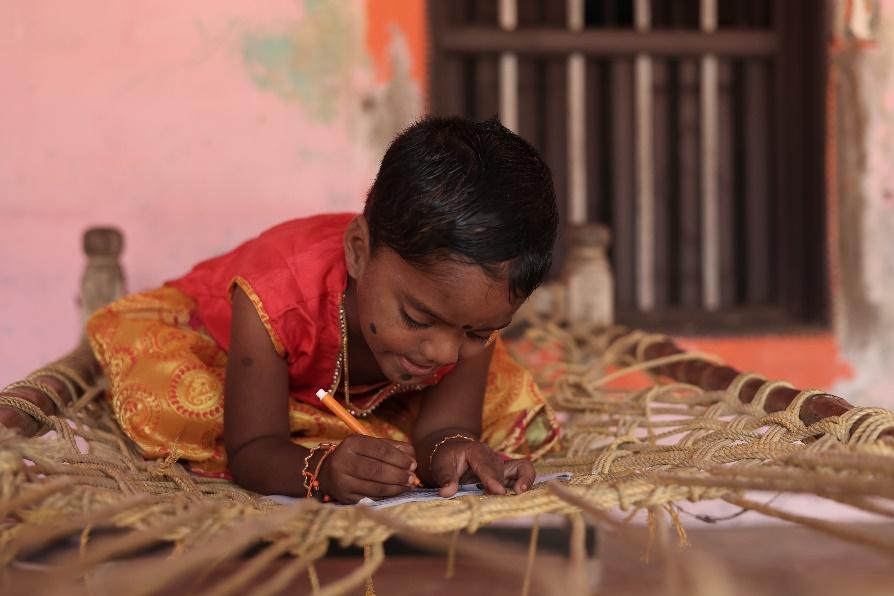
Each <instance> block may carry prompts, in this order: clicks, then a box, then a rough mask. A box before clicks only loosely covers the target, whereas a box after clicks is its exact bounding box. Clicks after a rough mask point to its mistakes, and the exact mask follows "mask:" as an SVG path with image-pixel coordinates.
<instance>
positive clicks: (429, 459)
mask: <svg viewBox="0 0 894 596" xmlns="http://www.w3.org/2000/svg"><path fill="white" fill-rule="evenodd" d="M451 439H465V440H466V441H472V442H473V443H477V442H478V439H473V438H472V437H467V436H466V435H464V434H462V433H456V434H455V435H450V436H449V437H444V438H443V439H441V440H440V441H438V442H437V443H435V446H434V447H432V450H431V455H429V456H428V469H429V472H431V463H432V461H434V459H435V452H436V451H437V450H438V449H439V448H440V447H441V445H443V444H444V443H446V442H447V441H449V440H451Z"/></svg>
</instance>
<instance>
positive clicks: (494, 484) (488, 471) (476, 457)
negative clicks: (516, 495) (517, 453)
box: [469, 450, 506, 495]
mask: <svg viewBox="0 0 894 596" xmlns="http://www.w3.org/2000/svg"><path fill="white" fill-rule="evenodd" d="M488 451H489V450H488ZM488 455H493V456H494V457H488ZM469 466H470V467H471V468H472V469H473V470H474V471H475V474H476V475H477V476H478V480H480V481H481V484H483V485H484V488H485V489H486V490H487V492H489V493H491V494H494V495H504V494H506V488H505V487H504V486H503V483H504V482H505V479H504V476H503V463H502V462H501V461H499V457H497V456H496V454H494V453H493V452H492V451H491V452H490V453H488V454H485V453H482V450H475V451H474V452H473V453H472V454H470V456H469Z"/></svg>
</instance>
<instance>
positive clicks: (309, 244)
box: [167, 213, 446, 408]
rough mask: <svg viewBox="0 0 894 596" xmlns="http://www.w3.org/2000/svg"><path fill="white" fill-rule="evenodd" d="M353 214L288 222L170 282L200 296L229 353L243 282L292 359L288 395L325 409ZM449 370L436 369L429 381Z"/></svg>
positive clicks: (378, 396)
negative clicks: (321, 394) (322, 392)
mask: <svg viewBox="0 0 894 596" xmlns="http://www.w3.org/2000/svg"><path fill="white" fill-rule="evenodd" d="M354 215H355V214H353V213H337V214H326V215H317V216H313V217H307V218H303V219H294V220H291V221H287V222H285V223H282V224H280V225H278V226H276V227H274V228H271V229H270V230H267V231H266V232H264V233H262V234H261V235H260V236H258V237H257V238H254V239H252V240H249V241H248V242H245V243H244V244H242V245H241V246H239V247H238V248H236V249H235V250H233V251H231V252H229V253H226V254H224V255H221V256H219V257H215V258H213V259H209V260H207V261H204V262H202V263H199V264H198V265H196V266H195V267H194V268H193V270H192V271H191V272H190V273H188V274H187V275H185V276H184V277H181V278H179V279H176V280H172V281H169V282H167V285H170V286H173V287H175V288H177V289H179V290H180V291H182V292H184V293H185V294H187V295H188V296H190V297H191V298H192V299H193V300H195V302H196V313H195V315H196V317H197V318H198V321H196V324H197V325H200V326H202V327H204V328H205V330H207V332H208V333H209V334H210V335H211V337H213V338H214V340H215V341H216V342H217V343H218V345H220V346H221V347H222V348H223V349H224V350H229V342H230V320H231V317H232V306H231V302H230V298H231V293H232V288H233V286H234V285H238V286H239V287H240V288H241V289H242V290H243V291H244V292H245V293H246V294H247V295H248V297H249V298H250V299H251V301H252V303H253V304H254V306H255V309H256V310H257V312H258V315H259V316H260V318H261V321H262V322H263V323H264V326H265V327H266V328H267V332H268V333H269V334H270V338H271V340H272V341H273V345H274V347H275V348H276V351H277V353H278V354H279V355H280V356H283V357H285V358H286V359H287V361H288V364H289V391H290V394H291V396H292V397H293V398H295V399H298V400H301V401H303V402H306V403H308V404H311V405H314V406H316V407H321V404H320V401H319V399H317V397H316V395H315V394H316V391H317V389H320V388H324V389H327V390H329V389H331V388H332V384H333V381H334V380H335V379H336V378H337V377H336V374H337V369H336V366H337V364H338V363H339V354H340V351H341V329H340V317H339V307H340V305H341V300H342V295H343V294H344V291H345V288H346V287H347V269H346V267H345V253H344V245H343V244H342V238H343V235H344V231H345V229H346V228H347V226H348V224H349V223H350V221H351V219H353V217H354ZM445 372H446V370H442V371H438V373H436V375H435V376H433V378H432V379H431V382H432V383H434V382H437V380H439V379H440V377H442V376H443V374H444V373H445ZM414 388H418V387H404V386H399V385H389V386H386V387H385V388H384V389H382V390H380V391H378V392H376V393H375V394H374V395H373V396H372V397H370V398H368V399H366V400H362V399H358V400H357V401H356V402H355V403H356V404H357V406H358V407H362V408H367V407H372V406H375V405H377V403H378V402H380V401H381V400H383V399H385V398H386V397H388V395H391V394H393V393H397V392H399V391H401V390H409V389H414ZM358 397H359V396H358ZM352 401H354V400H352ZM364 402H366V403H364ZM373 402H375V403H373Z"/></svg>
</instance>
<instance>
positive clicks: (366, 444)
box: [345, 435, 416, 470]
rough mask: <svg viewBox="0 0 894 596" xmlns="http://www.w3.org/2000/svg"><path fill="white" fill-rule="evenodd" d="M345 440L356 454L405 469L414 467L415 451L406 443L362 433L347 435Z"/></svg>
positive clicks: (413, 468)
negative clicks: (366, 435) (365, 435)
mask: <svg viewBox="0 0 894 596" xmlns="http://www.w3.org/2000/svg"><path fill="white" fill-rule="evenodd" d="M345 442H348V446H349V448H350V449H351V451H352V452H354V453H355V454H357V455H361V456H364V457H367V458H371V459H377V460H379V461H381V462H384V463H386V464H389V465H392V466H395V467H397V468H403V469H405V470H415V469H416V459H415V455H414V454H415V452H414V450H413V446H412V445H410V444H408V443H401V442H400V441H391V440H389V439H378V438H375V437H364V436H362V435H353V436H351V437H348V438H347V439H345Z"/></svg>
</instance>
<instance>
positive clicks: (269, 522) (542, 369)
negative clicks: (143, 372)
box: [0, 321, 894, 594]
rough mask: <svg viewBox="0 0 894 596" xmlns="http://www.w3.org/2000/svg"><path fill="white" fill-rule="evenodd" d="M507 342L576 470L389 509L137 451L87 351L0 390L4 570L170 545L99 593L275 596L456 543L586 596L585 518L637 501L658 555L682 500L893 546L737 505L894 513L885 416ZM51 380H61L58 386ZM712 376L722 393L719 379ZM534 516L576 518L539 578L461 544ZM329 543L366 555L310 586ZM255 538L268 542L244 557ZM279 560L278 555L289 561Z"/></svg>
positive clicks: (631, 352) (332, 587)
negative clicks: (557, 566) (797, 497)
mask: <svg viewBox="0 0 894 596" xmlns="http://www.w3.org/2000/svg"><path fill="white" fill-rule="evenodd" d="M514 345H515V346H516V347H517V348H518V350H517V356H518V357H519V358H520V359H522V360H526V361H527V362H528V364H529V365H531V366H533V367H534V370H536V371H537V373H538V375H539V377H540V382H541V384H542V386H543V387H544V388H545V389H546V393H547V396H548V398H549V399H550V401H551V402H552V403H553V405H554V406H555V407H556V408H557V410H559V411H560V412H562V417H563V418H564V423H563V426H564V435H563V436H564V438H563V442H562V448H561V450H560V451H557V452H556V453H553V454H551V455H550V456H549V457H547V458H545V459H544V460H542V461H541V462H539V464H538V466H537V467H538V472H550V471H571V472H573V473H574V477H573V479H572V480H571V481H569V482H553V483H550V484H548V485H546V486H542V487H539V488H537V489H534V490H532V491H529V492H528V493H525V494H522V495H517V496H483V497H467V498H463V499H459V500H450V501H442V502H434V503H432V502H429V503H410V504H406V505H401V506H399V507H397V508H393V509H386V510H371V509H368V508H365V507H337V506H333V505H329V504H325V505H324V504H320V503H317V502H315V501H310V500H308V501H299V502H297V503H296V504H295V505H293V506H281V505H277V504H275V503H272V502H269V501H267V500H263V499H261V498H260V497H259V495H255V494H253V493H250V492H248V491H245V490H243V489H241V488H239V487H238V486H236V485H234V484H232V483H229V482H226V481H223V480H217V479H208V478H200V477H196V476H193V475H191V474H190V473H189V472H188V471H187V470H186V469H185V468H184V467H183V466H182V465H180V464H179V463H177V462H176V461H175V459H174V458H168V459H167V460H158V461H147V460H144V459H143V458H142V457H141V456H140V455H139V454H138V453H137V451H136V450H135V448H134V446H133V445H132V444H131V443H130V442H129V440H128V439H127V438H126V437H125V436H124V435H123V434H122V433H121V431H120V429H119V428H118V427H117V425H116V423H115V421H114V420H113V418H112V416H111V411H110V408H109V406H108V404H107V402H106V400H105V399H103V397H102V395H103V386H102V379H101V378H99V377H95V378H90V371H91V370H92V369H91V366H93V365H92V364H91V362H90V355H89V352H88V348H87V347H86V346H85V345H81V346H79V347H78V349H76V350H75V351H74V352H72V354H70V355H69V356H67V357H66V358H63V359H62V360H60V361H59V362H56V363H53V364H51V365H49V366H47V367H45V368H44V369H41V370H39V371H36V372H35V373H34V374H32V375H30V376H29V379H28V380H26V381H24V382H22V383H18V384H14V385H11V386H10V387H7V389H6V390H4V391H3V392H2V397H0V405H5V406H9V407H13V408H19V409H21V410H22V411H23V412H25V413H27V414H28V415H29V416H31V417H33V418H34V419H35V422H36V423H37V424H39V425H40V429H39V431H38V432H36V433H35V436H33V437H23V436H21V435H20V434H16V433H13V432H12V431H9V430H7V429H0V511H2V519H3V529H2V537H0V565H2V566H3V567H4V568H13V567H15V566H16V565H18V564H21V563H22V562H24V561H33V560H35V558H37V559H39V555H40V553H41V552H43V551H45V550H46V548H47V546H48V545H51V544H54V543H57V542H59V541H60V540H67V541H68V543H69V544H72V545H74V546H73V547H72V548H69V549H67V550H63V551H62V554H60V555H57V556H54V557H50V561H49V562H46V561H44V562H43V563H44V565H45V566H44V567H43V568H42V569H43V573H42V574H41V575H40V576H41V578H42V580H41V581H42V582H43V583H42V587H44V588H46V589H47V590H48V591H49V592H52V588H53V586H56V587H60V586H68V587H69V589H70V586H71V585H73V584H72V582H75V580H77V579H78V578H82V577H84V576H85V574H87V575H89V572H90V571H91V570H92V569H95V568H97V567H98V566H100V565H102V564H103V563H105V562H108V561H110V560H115V559H117V558H121V557H124V556H127V555H129V554H132V553H134V552H139V551H140V550H141V549H145V548H147V547H149V546H152V545H156V544H158V543H159V542H162V543H167V544H169V545H170V549H169V553H170V554H169V556H167V557H166V559H165V560H164V564H157V565H155V566H151V567H148V568H145V569H141V570H140V573H137V572H136V571H134V570H132V569H131V570H128V571H127V572H126V573H124V572H122V573H120V574H119V575H118V576H117V577H114V576H113V577H112V579H111V580H110V581H111V582H112V583H111V585H116V583H115V582H117V585H118V586H119V587H120V588H121V589H122V590H124V589H125V587H126V592H127V593H128V594H151V593H156V592H158V591H161V590H164V589H165V588H168V587H170V586H172V585H175V584H178V582H179V583H182V582H184V581H186V582H189V581H192V580H195V579H199V578H201V579H202V580H203V581H205V584H203V585H204V586H205V587H204V588H203V590H204V592H203V593H211V594H238V593H242V592H243V591H245V590H246V587H247V586H248V585H251V586H252V589H251V593H252V594H272V593H277V592H278V591H279V590H281V589H282V588H283V587H284V586H287V585H290V582H294V581H295V580H296V578H298V577H299V576H301V575H302V574H305V575H307V576H308V579H307V581H308V582H309V583H308V584H306V585H307V587H308V589H310V588H313V590H315V591H316V592H317V593H319V594H343V593H348V592H350V591H351V590H355V589H357V588H358V587H359V586H360V587H362V586H363V585H364V584H365V583H366V589H367V592H368V593H371V592H372V590H373V584H372V583H371V582H370V580H369V578H370V577H371V576H372V575H373V574H374V572H375V570H376V568H377V567H378V566H379V565H380V564H381V563H382V560H383V558H384V551H383V548H382V545H383V543H384V541H385V540H387V539H388V538H389V537H390V536H392V535H394V534H395V533H398V534H400V535H401V536H403V537H405V538H408V539H410V540H411V541H416V542H418V543H420V544H422V545H427V546H428V547H430V548H443V549H446V550H449V551H450V552H451V553H452V552H453V549H451V546H452V547H454V548H455V547H456V546H457V545H458V544H460V545H461V547H460V551H463V550H464V549H465V551H466V552H473V553H476V556H479V557H490V559H491V560H492V561H491V562H492V564H494V565H497V566H500V565H502V566H504V567H505V568H506V569H510V570H512V571H513V572H515V573H522V574H524V573H528V575H527V576H526V578H525V582H524V586H525V590H526V591H527V590H528V589H529V587H530V586H531V585H532V583H533V585H534V589H535V593H560V592H565V593H568V592H567V590H569V589H572V590H573V591H572V592H571V593H583V592H582V591H576V590H582V589H583V588H581V586H584V585H586V582H587V580H586V578H585V577H584V574H585V569H584V563H583V554H582V552H583V546H582V545H583V536H584V532H583V529H582V528H583V517H582V516H586V518H587V519H589V520H591V521H595V522H596V523H597V524H607V525H608V526H610V527H617V526H618V525H619V522H617V521H615V519H614V518H611V517H608V516H607V515H606V512H609V511H611V510H616V509H620V510H623V511H624V512H629V513H630V514H631V515H632V514H633V513H634V512H637V511H646V512H647V513H648V516H649V522H650V527H651V528H652V529H653V530H654V531H653V540H652V541H651V542H653V543H654V546H655V547H656V548H659V549H660V548H664V549H665V550H666V551H667V550H668V549H669V548H670V547H668V546H667V545H668V543H669V541H668V539H667V536H666V535H664V534H662V532H664V533H665V534H666V531H667V528H669V527H674V526H676V527H677V528H678V531H679V532H680V534H681V537H682V535H683V530H682V527H681V526H680V524H679V520H678V509H677V504H679V503H682V502H686V501H693V502H695V501H704V500H712V499H719V500H723V501H726V502H728V503H731V504H733V505H736V506H738V507H742V508H745V509H751V510H754V511H757V512H759V513H761V514H764V515H769V516H774V517H779V518H782V519H785V520H787V521H790V522H795V523H799V524H803V525H807V526H809V527H811V528H814V529H816V530H818V531H822V532H826V533H829V534H832V535H834V536H836V537H838V538H841V539H844V540H850V541H855V542H859V543H862V544H866V545H869V546H871V547H873V548H876V549H878V550H880V551H884V552H888V553H892V554H894V538H891V539H880V538H878V537H877V536H874V535H870V534H864V533H861V532H859V531H855V530H852V529H849V528H847V527H844V526H839V525H837V524H835V523H832V522H831V521H828V520H822V519H814V518H812V517H810V516H808V515H804V514H794V513H790V512H785V511H783V510H780V509H776V508H774V507H773V506H772V505H768V504H763V503H761V502H758V501H756V500H753V499H751V498H749V497H747V496H746V491H748V490H759V491H771V492H774V493H785V492H794V493H809V494H814V495H819V496H821V497H824V498H826V499H830V500H832V501H836V502H838V503H843V504H846V505H848V506H851V507H854V508H857V509H861V510H864V511H868V512H871V513H874V514H879V515H884V516H888V517H891V516H892V515H894V508H892V507H891V499H894V449H892V447H894V442H892V441H891V439H890V434H891V433H892V431H894V413H892V412H890V411H888V410H884V409H880V408H865V407H851V406H850V405H849V404H847V402H844V401H843V400H841V399H839V398H834V397H832V396H828V395H825V394H822V393H820V392H816V391H797V390H794V389H792V388H790V387H789V386H788V385H786V384H785V383H779V382H772V381H766V380H764V379H762V378H760V377H758V376H756V375H748V374H738V373H737V372H736V371H733V370H732V369H729V368H727V367H723V366H722V365H720V364H719V363H718V362H717V360H716V359H714V358H713V357H711V356H708V355H703V354H693V353H686V352H682V351H680V350H679V349H677V348H676V347H675V346H673V344H672V343H671V342H669V341H668V340H667V339H666V338H664V337H660V336H652V335H648V334H645V333H642V332H637V331H629V330H624V329H620V328H613V329H601V330H600V329H588V328H581V327H580V326H578V327H577V328H571V327H570V326H567V325H560V324H556V323H554V322H549V321H537V322H535V323H534V324H532V325H531V326H530V328H529V329H528V331H527V333H526V337H525V338H524V339H523V340H521V341H516V342H515V343H514ZM630 374H646V375H648V377H649V379H650V382H649V383H648V384H647V385H646V386H645V387H643V388H641V389H636V390H629V389H627V390H622V389H616V388H612V386H613V382H614V381H617V380H618V379H619V378H620V377H623V376H626V375H630ZM730 375H733V376H732V380H731V382H728V383H726V381H725V379H728V378H729V377H730ZM85 377H86V378H85ZM52 381H56V383H53V384H54V385H55V386H56V387H57V388H59V387H60V386H61V387H64V388H65V389H64V390H57V389H54V388H53V387H52V386H51V384H50V382H52ZM718 383H719V384H723V383H726V386H725V387H723V388H722V389H718V388H713V389H712V388H711V387H712V386H713V385H717V384H718ZM23 391H24V392H25V393H26V394H27V392H29V391H30V392H35V391H41V392H43V393H46V394H48V396H49V399H50V400H51V401H52V402H53V403H54V404H56V406H57V407H61V408H60V411H59V412H58V413H57V414H55V415H46V414H44V413H43V412H42V411H41V410H40V409H39V408H37V407H35V406H34V405H33V404H32V402H31V401H29V400H27V399H25V398H23V397H22V395H23ZM67 392H70V393H69V394H68V395H66V393H67ZM70 395H76V396H77V397H76V399H74V400H69V399H68V397H69V396H70ZM830 412H832V413H834V415H828V414H829V413H830ZM45 431H51V432H45ZM539 514H560V515H565V516H568V517H569V519H571V521H572V523H571V526H572V532H571V536H572V541H573V544H572V547H571V552H572V557H571V559H572V560H571V561H570V563H569V564H570V566H571V567H570V569H571V572H570V573H569V572H568V571H567V570H562V571H560V570H555V573H553V574H552V575H550V576H549V577H546V578H543V577H540V578H538V577H536V576H535V577H533V578H532V577H530V572H529V568H528V567H526V566H525V565H524V564H522V565H519V562H518V561H514V560H510V559H511V558H510V557H509V556H508V555H507V554H506V552H505V549H502V550H501V549H480V548H479V549H478V550H476V547H475V542H474V541H471V542H470V541H468V540H463V541H462V542H461V543H460V542H458V541H457V537H458V536H459V535H460V534H474V533H475V532H476V530H477V529H478V528H480V527H482V526H485V525H488V524H491V523H494V522H498V521H501V520H507V519H512V518H517V517H529V516H536V515H539ZM110 528H115V529H116V530H115V531H110V530H109V529H110ZM535 533H536V532H535ZM662 535H664V538H661V536H662ZM656 536H657V538H656ZM535 540H536V538H535ZM330 541H337V542H338V543H340V544H341V545H343V546H347V545H353V546H359V547H363V548H364V551H365V555H366V556H365V558H364V561H363V563H362V564H360V565H358V567H357V568H356V570H355V571H354V572H353V573H351V574H349V575H347V576H345V577H342V578H340V579H339V580H337V581H335V582H334V583H330V584H328V585H324V586H320V585H319V581H318V579H317V575H316V573H315V569H314V565H313V563H314V561H318V560H319V559H320V558H321V557H324V556H325V553H326V551H327V547H328V545H329V544H330ZM258 542H262V543H263V544H265V545H266V547H265V548H263V549H260V550H257V549H256V550H255V551H254V552H255V554H253V555H250V556H247V555H246V554H245V552H246V550H247V549H249V548H250V547H252V546H253V545H256V544H257V543H258ZM531 553H533V551H531ZM284 555H289V557H290V558H288V559H287V561H288V562H287V563H285V564H283V562H282V557H283V556H284ZM451 556H452V555H451ZM531 556H533V554H531ZM230 560H237V561H239V566H238V571H237V572H235V573H230V574H227V575H225V576H223V577H221V578H220V579H219V581H210V583H209V582H208V578H209V577H210V576H209V571H210V570H211V569H214V568H215V567H216V566H220V565H221V564H223V563H224V562H226V561H230ZM274 563H275V567H274ZM274 569H275V572H273V570H274ZM526 570H527V571H526ZM135 573H136V575H137V576H138V577H139V581H136V580H135V579H134V578H135ZM140 574H142V575H140ZM212 575H213V574H212ZM547 575H549V574H547ZM538 581H539V583H538ZM569 586H571V587H570V588H569ZM574 586H577V588H576V589H575V588H574ZM6 588H9V586H5V589H6ZM60 589H61V588H60ZM4 591H5V590H4ZM69 593H70V592H69ZM109 593H115V592H114V591H110V592H109ZM191 593H197V592H191ZM690 593H695V592H690Z"/></svg>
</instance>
